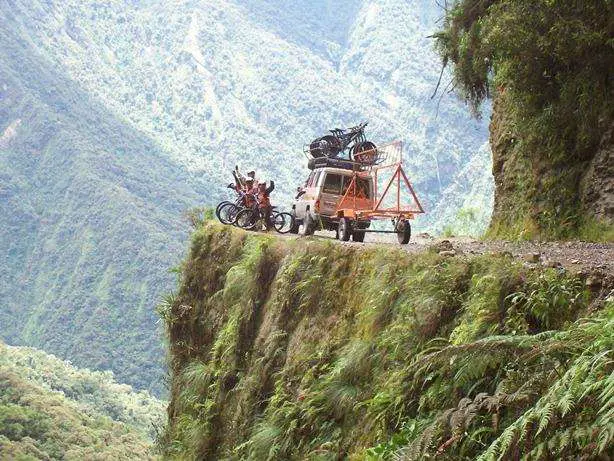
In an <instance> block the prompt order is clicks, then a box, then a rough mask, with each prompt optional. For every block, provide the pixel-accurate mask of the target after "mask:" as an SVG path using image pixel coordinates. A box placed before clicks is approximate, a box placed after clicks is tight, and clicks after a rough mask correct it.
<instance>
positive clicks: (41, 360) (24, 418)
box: [0, 343, 163, 460]
mask: <svg viewBox="0 0 614 461" xmlns="http://www.w3.org/2000/svg"><path fill="white" fill-rule="evenodd" d="M162 414H163V404H162V402H159V401H157V400H156V399H154V398H152V397H151V396H150V395H149V394H147V393H146V392H143V391H141V392H139V393H138V394H137V393H133V392H132V389H131V388H130V386H126V385H123V386H122V385H119V384H117V383H115V382H114V381H113V379H112V376H110V375H109V374H108V373H94V372H90V371H89V370H79V369H76V368H74V367H72V366H70V365H69V364H67V363H65V362H62V361H61V360H58V359H56V358H55V357H53V356H50V355H48V354H45V353H44V352H42V351H37V350H35V349H32V348H16V347H7V346H5V345H4V344H1V343H0V458H2V459H15V460H17V459H19V460H37V459H40V460H49V459H100V460H103V459H154V455H153V452H152V448H151V444H152V442H151V439H150V437H151V436H152V435H153V433H154V431H155V428H154V427H153V426H152V424H154V423H155V424H156V425H157V426H158V427H159V425H160V418H161V417H162Z"/></svg>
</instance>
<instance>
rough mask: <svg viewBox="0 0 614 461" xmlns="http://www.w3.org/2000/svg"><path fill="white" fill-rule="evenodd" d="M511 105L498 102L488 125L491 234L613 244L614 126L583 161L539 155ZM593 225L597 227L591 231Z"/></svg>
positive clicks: (500, 98)
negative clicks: (492, 187)
mask: <svg viewBox="0 0 614 461" xmlns="http://www.w3.org/2000/svg"><path fill="white" fill-rule="evenodd" d="M514 111H515V109H514V107H513V103H512V102H510V100H509V99H508V98H507V96H506V95H505V94H503V93H502V94H499V95H498V96H497V98H496V101H495V104H494V108H493V115H492V119H491V125H490V143H491V148H492V156H493V177H494V179H495V200H494V209H493V215H492V222H491V227H490V231H489V233H490V235H493V236H501V237H506V236H507V237H513V238H518V237H519V238H533V237H538V236H542V237H545V238H548V236H550V237H553V236H559V237H564V236H573V235H579V236H580V237H581V238H587V239H593V240H611V239H612V238H613V234H612V230H611V227H610V226H612V224H613V223H614V154H613V152H614V149H613V140H612V131H613V130H612V125H610V128H609V129H606V127H605V124H606V123H605V121H604V122H603V123H602V124H603V125H604V126H602V127H601V132H602V133H603V135H602V138H601V142H599V143H598V144H596V145H595V146H593V148H592V149H590V150H588V151H586V152H585V154H584V155H583V156H577V155H572V154H569V155H567V156H559V157H552V158H551V157H549V156H548V155H546V154H542V155H540V154H539V152H542V151H543V146H539V145H538V144H537V143H535V142H534V141H533V142H531V141H530V140H528V139H527V136H526V135H525V133H523V132H522V131H519V129H518V125H517V123H516V121H515V119H514V115H513V114H514ZM593 226H594V227H593Z"/></svg>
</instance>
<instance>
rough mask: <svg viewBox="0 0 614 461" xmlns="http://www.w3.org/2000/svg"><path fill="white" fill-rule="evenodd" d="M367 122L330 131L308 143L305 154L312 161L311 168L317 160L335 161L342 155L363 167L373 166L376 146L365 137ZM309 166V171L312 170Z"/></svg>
mask: <svg viewBox="0 0 614 461" xmlns="http://www.w3.org/2000/svg"><path fill="white" fill-rule="evenodd" d="M368 123H369V122H362V123H361V124H359V125H356V126H353V127H350V128H346V129H340V128H335V129H333V130H330V133H331V134H327V135H324V136H321V137H319V138H316V139H314V140H313V141H311V143H309V146H308V148H307V149H306V153H308V154H309V155H310V156H311V158H312V159H314V162H312V163H313V167H315V166H316V164H318V163H321V162H318V159H336V158H338V157H339V156H340V154H342V153H344V152H345V153H346V154H347V160H349V161H350V162H359V163H361V164H363V165H366V164H374V163H375V161H376V157H377V156H376V152H377V147H376V145H375V144H374V143H373V142H371V141H368V140H367V138H366V136H365V127H366V126H367V125H368ZM313 167H312V166H310V168H311V169H313Z"/></svg>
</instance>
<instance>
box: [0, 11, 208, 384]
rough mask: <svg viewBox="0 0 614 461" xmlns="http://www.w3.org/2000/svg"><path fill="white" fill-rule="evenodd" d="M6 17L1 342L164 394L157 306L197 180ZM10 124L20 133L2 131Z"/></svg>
mask: <svg viewBox="0 0 614 461" xmlns="http://www.w3.org/2000/svg"><path fill="white" fill-rule="evenodd" d="M28 8H32V9H31V10H29V11H31V12H32V11H37V10H36V9H35V8H34V7H33V6H32V5H30V6H29V7H28ZM9 10H10V8H9V7H8V6H7V7H6V8H4V7H3V8H0V42H1V43H2V47H0V139H1V140H0V254H2V255H3V256H2V262H3V270H2V271H1V272H0V325H2V331H1V332H0V335H1V337H2V339H3V340H5V341H6V342H8V343H10V344H16V345H29V346H34V347H38V348H41V349H44V350H45V351H47V352H50V353H53V354H56V355H57V356H59V357H62V358H65V359H70V360H71V361H73V363H75V364H76V365H77V366H81V367H88V368H91V369H98V370H113V371H114V373H115V374H116V376H117V377H118V379H119V380H120V381H121V382H125V383H129V384H131V385H134V386H137V387H139V388H141V389H148V390H151V391H153V392H155V393H157V394H158V395H161V394H163V393H164V391H165V390H164V387H163V382H162V378H163V374H164V371H163V370H164V359H163V347H162V344H161V343H162V341H161V339H162V334H161V331H156V323H155V322H156V320H157V319H156V316H155V313H154V312H153V309H152V306H154V305H155V304H156V303H157V302H158V301H159V297H160V294H161V293H164V292H165V291H168V290H169V289H170V288H171V286H172V284H173V282H174V276H173V275H172V274H169V273H168V268H169V267H171V266H173V265H175V264H176V263H177V261H178V260H179V258H180V254H181V251H182V247H183V243H182V242H184V241H185V239H186V237H187V232H186V230H187V229H186V228H187V226H186V224H185V223H184V222H182V217H181V214H182V212H183V210H184V209H186V208H187V207H188V206H189V205H193V204H196V203H198V194H197V193H196V192H195V191H196V190H198V189H199V187H200V186H199V184H198V183H199V182H200V180H195V179H194V178H192V177H190V175H188V174H187V173H186V172H185V170H184V169H183V168H182V167H180V166H178V165H176V164H173V163H172V162H169V161H168V160H167V159H165V153H164V151H163V150H162V149H161V148H160V147H159V146H158V145H156V144H155V143H153V142H152V141H151V140H149V139H148V138H147V137H145V136H143V135H142V133H139V132H138V131H137V130H135V129H134V128H131V127H130V126H128V125H127V124H125V123H124V122H122V121H120V120H119V119H118V118H117V117H116V116H115V115H114V114H112V113H111V112H109V110H108V109H107V108H106V107H105V106H104V105H103V104H102V103H100V102H98V101H96V100H95V99H93V98H92V97H91V96H89V95H88V94H87V93H85V92H84V91H83V90H81V89H80V88H79V85H77V84H75V82H74V81H73V80H71V79H70V78H68V77H67V76H66V75H65V74H64V73H62V70H61V69H59V68H57V67H55V66H54V65H53V64H51V63H50V62H49V60H48V59H47V58H45V57H44V55H41V53H39V51H38V50H37V49H35V48H34V47H33V45H32V43H31V41H30V40H29V39H28V38H27V37H28V32H29V29H28V27H26V26H24V25H23V24H20V23H19V21H18V18H19V17H20V16H19V15H12V14H10V13H9ZM22 19H23V18H22ZM32 27H34V26H32ZM16 121H17V122H16ZM18 122H19V123H18ZM6 126H15V129H14V131H13V132H12V133H13V134H12V135H11V136H7V137H3V136H4V132H5V128H6Z"/></svg>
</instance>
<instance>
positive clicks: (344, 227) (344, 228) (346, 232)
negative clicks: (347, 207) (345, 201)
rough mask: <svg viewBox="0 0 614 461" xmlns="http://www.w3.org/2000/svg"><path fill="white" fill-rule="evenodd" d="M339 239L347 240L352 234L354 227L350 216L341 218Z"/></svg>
mask: <svg viewBox="0 0 614 461" xmlns="http://www.w3.org/2000/svg"><path fill="white" fill-rule="evenodd" d="M338 229H339V240H341V241H343V242H347V241H348V240H350V235H352V227H351V224H350V220H349V219H348V218H341V219H340V220H339V227H338Z"/></svg>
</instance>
